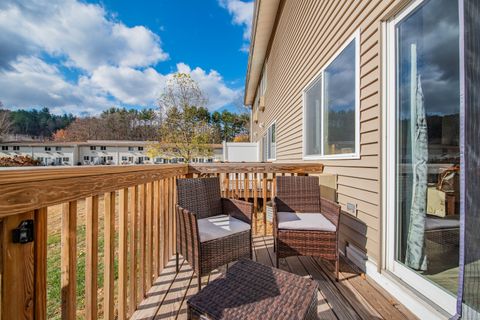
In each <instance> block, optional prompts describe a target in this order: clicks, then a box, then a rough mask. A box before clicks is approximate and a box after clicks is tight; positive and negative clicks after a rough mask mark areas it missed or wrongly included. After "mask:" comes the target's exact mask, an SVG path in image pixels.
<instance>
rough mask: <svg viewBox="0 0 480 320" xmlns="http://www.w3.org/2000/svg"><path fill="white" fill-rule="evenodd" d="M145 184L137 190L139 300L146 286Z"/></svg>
mask: <svg viewBox="0 0 480 320" xmlns="http://www.w3.org/2000/svg"><path fill="white" fill-rule="evenodd" d="M145 191H146V190H145V185H144V184H141V185H140V188H139V190H138V192H139V212H140V214H139V223H140V231H139V239H140V265H139V270H138V275H139V278H140V280H139V282H138V283H139V288H138V289H139V294H140V301H142V300H143V299H144V298H145V293H146V288H145V250H146V249H145V240H146V238H145V205H146V201H145V196H146V192H145Z"/></svg>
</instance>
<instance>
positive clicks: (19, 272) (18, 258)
mask: <svg viewBox="0 0 480 320" xmlns="http://www.w3.org/2000/svg"><path fill="white" fill-rule="evenodd" d="M33 218H34V212H33V211H30V212H26V213H22V214H16V215H12V216H8V217H6V218H4V219H2V220H0V225H1V227H2V231H1V235H2V257H1V263H2V268H1V269H2V281H1V283H2V291H1V292H2V295H1V296H2V306H1V309H0V310H1V319H19V318H21V319H34V314H35V310H34V299H35V297H34V287H35V282H34V272H35V266H34V259H35V257H34V243H33V242H30V243H25V244H18V243H13V241H12V230H13V229H15V228H17V227H18V225H19V224H20V223H21V222H22V221H23V220H30V219H33ZM39 262H40V261H39ZM42 263H46V260H45V261H43V262H42Z"/></svg>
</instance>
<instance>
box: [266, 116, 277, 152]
mask: <svg viewBox="0 0 480 320" xmlns="http://www.w3.org/2000/svg"><path fill="white" fill-rule="evenodd" d="M273 125H275V135H276V134H277V121H273V122H272V123H271V124H270V125H269V126H268V128H267V130H266V131H265V135H266V136H267V154H266V158H267V161H275V160H277V139H276V138H275V158H269V157H268V153H269V150H270V143H271V142H270V139H269V137H268V130H270V128H271V127H272V126H273Z"/></svg>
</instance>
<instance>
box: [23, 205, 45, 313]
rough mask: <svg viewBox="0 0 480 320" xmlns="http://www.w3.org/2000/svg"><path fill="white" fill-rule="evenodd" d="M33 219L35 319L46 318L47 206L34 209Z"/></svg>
mask: <svg viewBox="0 0 480 320" xmlns="http://www.w3.org/2000/svg"><path fill="white" fill-rule="evenodd" d="M34 219H35V220H34V221H35V226H34V227H35V231H34V237H35V241H34V256H35V261H34V266H35V271H34V272H35V273H34V276H35V295H34V297H35V301H34V304H35V319H47V236H48V230H47V208H41V209H37V210H35V211H34ZM24 259H25V257H24Z"/></svg>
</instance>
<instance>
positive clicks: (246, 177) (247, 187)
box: [243, 173, 250, 201]
mask: <svg viewBox="0 0 480 320" xmlns="http://www.w3.org/2000/svg"><path fill="white" fill-rule="evenodd" d="M243 196H244V198H245V201H248V199H250V177H249V173H244V174H243Z"/></svg>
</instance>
